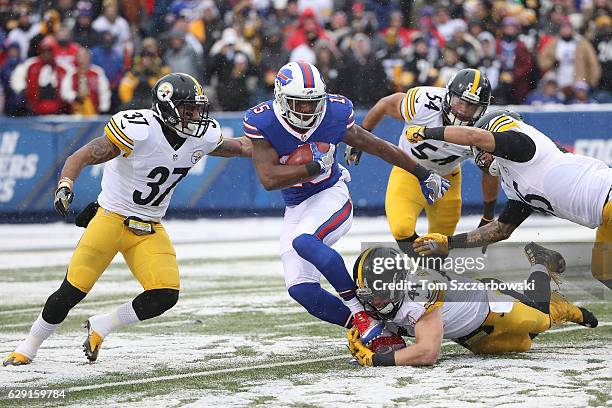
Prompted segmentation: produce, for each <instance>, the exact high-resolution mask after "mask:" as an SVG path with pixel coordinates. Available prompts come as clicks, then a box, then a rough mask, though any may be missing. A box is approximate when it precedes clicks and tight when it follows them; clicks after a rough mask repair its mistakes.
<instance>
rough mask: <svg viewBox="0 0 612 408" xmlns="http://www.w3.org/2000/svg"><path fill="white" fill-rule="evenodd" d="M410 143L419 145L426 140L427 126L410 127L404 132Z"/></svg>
mask: <svg viewBox="0 0 612 408" xmlns="http://www.w3.org/2000/svg"><path fill="white" fill-rule="evenodd" d="M404 134H405V135H406V139H408V141H409V142H410V143H418V142H422V141H423V140H425V126H418V125H410V126H408V128H407V129H406V131H405V132H404Z"/></svg>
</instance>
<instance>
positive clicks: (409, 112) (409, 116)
mask: <svg viewBox="0 0 612 408" xmlns="http://www.w3.org/2000/svg"><path fill="white" fill-rule="evenodd" d="M417 89H418V88H410V89H409V90H408V92H407V93H406V97H405V98H404V112H403V113H404V119H405V120H408V121H411V120H413V119H414V115H415V109H414V102H413V101H414V99H413V97H414V96H415V95H416V93H417Z"/></svg>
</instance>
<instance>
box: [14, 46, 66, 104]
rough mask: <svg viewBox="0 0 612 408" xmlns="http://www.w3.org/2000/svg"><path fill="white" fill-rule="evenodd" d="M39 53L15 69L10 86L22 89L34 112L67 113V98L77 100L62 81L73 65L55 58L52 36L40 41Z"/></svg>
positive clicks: (15, 90)
mask: <svg viewBox="0 0 612 408" xmlns="http://www.w3.org/2000/svg"><path fill="white" fill-rule="evenodd" d="M38 49H39V52H40V56H38V57H32V58H29V59H27V60H26V61H24V62H23V63H21V64H20V65H18V66H17V68H15V70H14V71H13V74H12V75H11V86H12V88H13V91H14V92H15V93H17V94H19V93H21V92H23V93H24V96H25V101H26V107H27V109H28V111H29V112H30V113H33V114H35V115H52V114H61V113H68V112H69V109H68V104H67V101H72V100H74V96H75V95H74V91H73V90H72V89H70V88H69V87H67V84H68V83H67V82H66V81H63V79H64V77H65V76H66V75H69V74H70V71H71V70H72V68H71V67H70V66H68V65H65V64H63V63H61V62H58V61H55V57H54V56H53V44H52V40H51V39H45V40H44V41H43V42H41V43H40V45H39V47H38Z"/></svg>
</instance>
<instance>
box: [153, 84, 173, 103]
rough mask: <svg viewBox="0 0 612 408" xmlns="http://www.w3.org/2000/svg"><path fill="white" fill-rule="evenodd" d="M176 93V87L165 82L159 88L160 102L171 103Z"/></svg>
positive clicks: (158, 97) (158, 96)
mask: <svg viewBox="0 0 612 408" xmlns="http://www.w3.org/2000/svg"><path fill="white" fill-rule="evenodd" d="M173 93H174V87H173V86H172V84H171V83H170V82H163V83H162V84H160V85H159V87H158V88H157V99H159V100H160V101H169V100H170V98H172V94H173Z"/></svg>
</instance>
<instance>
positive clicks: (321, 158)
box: [310, 143, 336, 174]
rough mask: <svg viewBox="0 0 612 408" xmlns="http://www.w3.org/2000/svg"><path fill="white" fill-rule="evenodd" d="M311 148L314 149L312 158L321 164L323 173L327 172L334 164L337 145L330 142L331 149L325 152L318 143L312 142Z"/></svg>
mask: <svg viewBox="0 0 612 408" xmlns="http://www.w3.org/2000/svg"><path fill="white" fill-rule="evenodd" d="M310 150H312V160H313V161H316V162H317V163H319V165H320V166H321V174H325V173H327V171H328V170H330V169H331V168H332V166H333V165H334V160H335V158H334V152H335V151H336V145H335V144H330V145H329V150H328V151H327V152H325V153H323V152H321V151H320V150H319V148H318V147H317V144H316V143H310Z"/></svg>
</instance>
